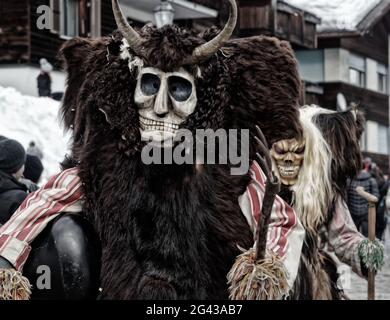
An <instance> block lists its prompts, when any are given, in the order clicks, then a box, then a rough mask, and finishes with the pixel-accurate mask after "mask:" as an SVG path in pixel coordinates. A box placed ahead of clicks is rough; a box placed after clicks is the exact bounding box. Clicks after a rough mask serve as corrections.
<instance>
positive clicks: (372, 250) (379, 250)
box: [358, 239, 385, 272]
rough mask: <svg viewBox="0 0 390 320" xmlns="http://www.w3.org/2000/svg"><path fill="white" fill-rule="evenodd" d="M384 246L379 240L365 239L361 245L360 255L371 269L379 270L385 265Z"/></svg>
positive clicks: (365, 264)
mask: <svg viewBox="0 0 390 320" xmlns="http://www.w3.org/2000/svg"><path fill="white" fill-rule="evenodd" d="M384 250H385V248H384V246H383V244H382V243H380V242H379V241H378V240H375V241H370V240H368V239H365V240H363V241H362V242H361V243H360V245H359V251H358V252H359V257H360V259H361V261H362V262H363V264H364V266H365V267H366V268H367V269H368V270H369V271H374V272H376V271H378V270H380V269H381V268H382V267H383V265H384V263H385V262H384V260H385V259H384Z"/></svg>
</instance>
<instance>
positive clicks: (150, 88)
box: [134, 67, 197, 144]
mask: <svg viewBox="0 0 390 320" xmlns="http://www.w3.org/2000/svg"><path fill="white" fill-rule="evenodd" d="M134 100H135V103H136V104H137V106H138V108H139V110H138V113H139V120H140V127H141V137H142V139H143V140H144V141H153V142H163V141H164V142H167V143H168V144H169V142H170V141H172V139H173V138H174V136H175V135H176V133H177V131H178V130H179V126H180V125H181V124H182V123H183V122H184V121H185V120H186V119H187V118H188V116H189V115H191V114H192V113H193V112H194V110H195V107H196V104H197V96H196V88H195V82H194V77H193V76H192V75H191V74H190V73H189V72H187V71H186V70H184V69H183V68H181V69H179V70H177V71H176V72H170V73H165V72H163V71H161V70H159V69H156V68H151V67H148V68H142V69H141V70H140V72H139V75H138V82H137V88H136V91H135V97H134Z"/></svg>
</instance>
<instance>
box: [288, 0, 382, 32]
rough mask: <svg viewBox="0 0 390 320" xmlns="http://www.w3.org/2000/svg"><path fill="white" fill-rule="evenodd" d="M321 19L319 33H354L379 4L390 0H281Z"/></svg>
mask: <svg viewBox="0 0 390 320" xmlns="http://www.w3.org/2000/svg"><path fill="white" fill-rule="evenodd" d="M283 1H284V2H286V3H288V4H290V5H292V6H295V7H297V8H299V9H302V10H305V11H308V12H311V13H313V14H315V15H316V16H317V17H319V18H320V19H321V24H320V25H318V26H317V30H318V31H319V32H330V31H356V30H357V28H358V25H359V24H360V23H361V22H362V21H363V19H364V18H365V17H366V16H367V15H368V14H369V13H370V12H371V11H372V10H373V9H374V8H375V7H377V6H378V5H379V4H380V3H382V2H385V3H389V2H390V0H283Z"/></svg>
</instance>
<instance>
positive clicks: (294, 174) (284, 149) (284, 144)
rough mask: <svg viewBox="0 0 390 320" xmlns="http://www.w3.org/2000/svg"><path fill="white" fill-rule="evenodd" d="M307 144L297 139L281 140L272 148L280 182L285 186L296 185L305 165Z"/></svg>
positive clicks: (271, 152)
mask: <svg viewBox="0 0 390 320" xmlns="http://www.w3.org/2000/svg"><path fill="white" fill-rule="evenodd" d="M304 153H305V143H304V142H299V141H297V140H296V139H290V140H281V141H278V142H276V143H274V145H273V146H272V149H271V151H270V154H271V156H272V158H273V159H274V160H275V164H276V165H277V168H278V172H279V175H280V180H281V182H282V183H283V184H284V185H288V186H291V185H294V184H295V183H296V182H297V180H298V176H299V170H300V169H301V166H302V163H303V156H304Z"/></svg>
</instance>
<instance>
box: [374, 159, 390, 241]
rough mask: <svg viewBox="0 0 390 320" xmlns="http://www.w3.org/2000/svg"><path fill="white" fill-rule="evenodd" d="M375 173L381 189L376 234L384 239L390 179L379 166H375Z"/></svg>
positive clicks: (377, 209)
mask: <svg viewBox="0 0 390 320" xmlns="http://www.w3.org/2000/svg"><path fill="white" fill-rule="evenodd" d="M373 169H374V173H373V174H372V176H373V177H374V178H375V179H376V182H377V183H378V189H379V198H378V203H377V206H376V236H377V238H378V239H380V240H383V237H384V233H385V230H386V227H387V218H386V211H387V210H386V195H387V190H388V188H389V180H388V179H386V178H385V176H384V174H383V172H382V170H381V169H380V168H379V166H377V165H375V166H374V168H373Z"/></svg>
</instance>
